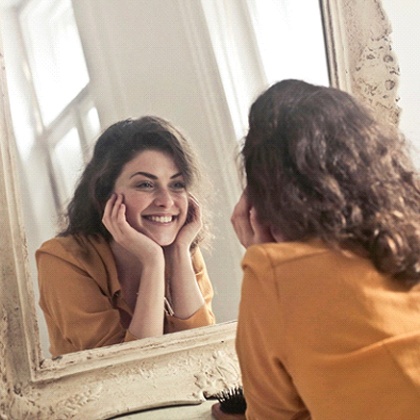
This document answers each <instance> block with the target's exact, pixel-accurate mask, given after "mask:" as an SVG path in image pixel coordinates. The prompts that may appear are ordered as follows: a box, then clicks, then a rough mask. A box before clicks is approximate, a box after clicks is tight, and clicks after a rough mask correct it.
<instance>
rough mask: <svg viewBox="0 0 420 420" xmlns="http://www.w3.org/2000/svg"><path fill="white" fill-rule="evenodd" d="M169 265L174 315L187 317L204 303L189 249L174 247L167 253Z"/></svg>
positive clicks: (169, 282) (169, 283) (170, 291)
mask: <svg viewBox="0 0 420 420" xmlns="http://www.w3.org/2000/svg"><path fill="white" fill-rule="evenodd" d="M165 256H166V264H167V266H168V270H167V273H168V277H169V280H168V286H169V287H168V289H169V296H168V298H169V300H170V304H171V305H172V309H173V311H174V316H176V317H177V318H180V319H187V318H189V317H191V315H193V314H194V313H195V312H197V311H198V310H199V309H200V308H201V307H202V306H203V305H204V304H205V302H204V298H203V296H202V294H201V291H200V288H199V286H198V283H197V280H196V276H195V273H194V269H193V265H192V261H191V254H190V251H189V249H187V248H185V247H184V248H181V247H173V248H171V249H170V250H168V251H167V252H166V254H165Z"/></svg>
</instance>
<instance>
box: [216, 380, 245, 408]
mask: <svg viewBox="0 0 420 420" xmlns="http://www.w3.org/2000/svg"><path fill="white" fill-rule="evenodd" d="M216 398H217V399H218V401H219V403H220V410H221V411H223V412H224V413H226V414H243V413H245V410H246V401H245V397H244V393H243V389H242V387H239V386H237V387H233V388H229V389H225V390H223V391H221V392H220V393H219V394H217V395H216Z"/></svg>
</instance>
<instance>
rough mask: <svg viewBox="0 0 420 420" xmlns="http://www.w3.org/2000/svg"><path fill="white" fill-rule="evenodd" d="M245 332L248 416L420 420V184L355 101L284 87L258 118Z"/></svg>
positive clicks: (251, 149)
mask: <svg viewBox="0 0 420 420" xmlns="http://www.w3.org/2000/svg"><path fill="white" fill-rule="evenodd" d="M242 157H243V162H244V167H245V172H246V189H245V191H244V193H243V195H242V197H241V198H240V200H239V202H238V204H237V205H236V207H235V209H234V212H233V215H232V223H233V226H234V228H235V231H236V233H237V236H238V238H239V240H240V242H241V243H242V244H243V245H244V246H245V247H246V248H247V252H246V254H245V256H244V259H243V262H242V267H243V272H244V279H243V286H242V287H243V288H242V297H241V303H240V312H239V320H238V331H237V343H236V346H237V352H238V357H239V362H240V367H241V371H242V377H243V386H244V395H245V398H246V403H247V412H246V416H247V418H248V419H292V418H293V419H309V418H313V419H323V420H327V419H334V420H336V419H346V420H351V419H353V420H360V419H415V418H416V419H417V418H420V284H419V281H420V184H419V176H418V173H417V172H416V171H415V169H414V168H413V166H412V164H411V162H410V160H409V158H408V154H407V151H406V145H405V143H404V140H403V138H402V137H401V136H399V135H398V134H397V133H396V132H395V130H394V131H393V130H392V128H384V127H381V125H380V124H379V123H378V122H376V121H375V120H374V119H373V118H372V116H371V115H370V114H369V113H368V111H367V110H365V109H364V108H363V107H362V106H361V105H360V104H359V103H358V102H357V101H356V100H355V99H354V98H352V97H351V96H350V95H348V94H347V93H345V92H342V91H339V90H337V89H333V88H329V87H321V86H314V85H311V84H308V83H305V82H303V81H298V80H285V81H282V82H279V83H277V84H275V85H273V86H272V87H270V88H269V89H268V90H267V91H265V92H264V93H262V94H261V96H260V97H259V98H257V100H256V101H255V102H254V104H253V105H252V107H251V110H250V114H249V132H248V134H247V136H246V139H245V144H244V147H243V150H242Z"/></svg>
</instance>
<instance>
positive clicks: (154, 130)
mask: <svg viewBox="0 0 420 420" xmlns="http://www.w3.org/2000/svg"><path fill="white" fill-rule="evenodd" d="M144 150H158V151H162V152H164V153H168V154H169V155H170V156H171V157H172V158H173V159H174V162H175V164H176V165H177V167H178V168H179V170H180V171H181V173H182V174H183V176H184V180H185V183H186V186H187V189H188V190H189V191H191V192H194V193H195V194H197V193H199V191H198V184H199V183H200V172H199V168H198V163H197V158H196V156H195V154H194V152H193V150H192V148H191V146H190V144H189V143H188V141H187V140H186V138H185V137H184V136H183V135H182V133H181V132H180V131H179V130H178V129H177V128H176V127H174V126H173V125H172V124H171V123H169V122H168V121H166V120H164V119H162V118H159V117H155V116H145V117H142V118H138V119H127V120H124V121H120V122H117V123H115V124H113V125H111V126H110V127H108V128H107V129H106V130H105V131H104V132H103V133H102V134H101V135H100V137H99V138H98V140H97V142H96V144H95V147H94V150H93V156H92V158H91V160H90V162H89V163H88V164H87V166H86V168H85V170H84V172H83V174H82V176H81V178H80V180H79V183H78V185H77V187H76V190H75V193H74V196H73V198H72V200H71V202H70V204H69V206H68V208H67V222H68V223H67V227H66V228H65V229H64V230H63V231H62V232H61V235H69V234H83V235H96V234H100V235H102V236H103V237H105V238H106V239H107V240H109V239H110V238H111V236H110V234H109V232H108V231H107V230H106V228H105V226H104V225H103V224H102V213H103V210H104V208H105V204H106V202H107V200H108V199H109V198H110V196H111V194H112V192H113V189H114V185H115V181H116V179H117V178H118V176H119V174H120V173H121V171H122V169H123V167H124V165H125V164H126V163H127V162H129V161H130V160H132V159H133V158H134V157H135V156H136V155H137V154H138V153H140V152H142V151H144Z"/></svg>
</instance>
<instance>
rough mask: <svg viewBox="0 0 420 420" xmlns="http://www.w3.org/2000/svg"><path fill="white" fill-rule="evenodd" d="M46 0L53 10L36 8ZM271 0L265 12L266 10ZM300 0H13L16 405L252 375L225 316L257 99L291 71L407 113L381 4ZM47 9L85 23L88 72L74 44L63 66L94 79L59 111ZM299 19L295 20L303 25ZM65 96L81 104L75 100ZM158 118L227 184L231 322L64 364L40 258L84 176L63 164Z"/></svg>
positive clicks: (8, 283)
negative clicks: (40, 279)
mask: <svg viewBox="0 0 420 420" xmlns="http://www.w3.org/2000/svg"><path fill="white" fill-rule="evenodd" d="M37 3H39V4H40V5H42V7H43V8H36V7H35V6H36V4H37ZM264 3H265V5H266V6H267V7H268V8H267V9H265V10H264V9H262V8H260V7H261V4H264ZM295 3H296V2H294V1H289V2H285V1H284V2H281V1H268V0H266V1H263V2H260V1H251V0H249V1H248V0H247V1H243V0H236V1H222V0H218V1H215V0H201V1H195V0H171V1H168V0H157V1H153V2H151V1H140V0H73V1H72V2H69V1H68V2H66V1H63V2H61V0H60V1H41V2H32V1H24V2H23V3H22V4H20V3H18V2H15V1H4V2H2V3H0V4H2V6H3V7H4V8H3V10H2V18H1V23H2V38H3V43H4V45H5V48H4V49H3V50H2V51H4V53H5V54H4V62H3V63H5V71H4V66H2V72H1V80H2V84H1V89H2V105H1V112H2V114H1V120H0V128H1V161H0V165H1V172H2V181H1V184H0V199H1V202H0V212H1V220H2V227H3V229H2V235H1V237H0V250H1V253H2V262H1V267H2V270H1V278H0V281H1V288H2V289H1V290H2V293H1V295H0V317H1V320H2V322H1V326H0V378H1V379H0V381H1V385H2V386H1V387H0V397H1V398H0V401H1V404H0V410H2V411H3V413H1V414H4V413H5V414H6V416H8V417H10V418H41V419H43V418H48V419H52V418H86V419H99V418H109V417H111V416H114V415H117V414H122V413H128V412H131V411H134V410H140V409H141V410H144V409H148V408H151V407H157V406H165V405H170V404H183V403H185V404H187V403H191V404H192V403H199V402H201V401H203V400H204V398H205V396H208V395H214V394H215V393H216V392H218V391H220V390H221V389H222V388H225V387H227V386H230V385H232V384H237V383H238V382H240V376H239V369H238V365H237V362H236V357H235V352H234V336H235V322H226V321H231V320H234V319H235V318H236V310H237V304H238V300H239V291H240V267H239V262H240V258H241V255H242V250H241V249H240V247H239V245H238V244H237V242H236V240H235V238H234V236H233V232H232V230H231V228H230V223H229V217H230V212H231V210H232V208H233V205H234V203H235V201H236V199H237V197H238V195H239V191H240V183H239V178H238V174H237V168H236V166H235V160H234V158H235V154H236V152H237V140H239V139H240V138H241V137H242V136H243V135H244V134H245V131H246V114H247V109H248V107H249V105H250V103H251V101H252V99H254V97H255V95H256V94H258V93H259V92H260V91H261V90H262V89H264V88H265V87H266V86H267V85H268V84H270V83H271V82H273V81H275V80H277V79H282V78H286V77H295V78H303V79H306V80H308V81H311V82H315V83H321V84H322V83H331V84H332V85H334V86H337V87H340V88H342V89H346V90H348V91H350V92H353V93H354V94H356V95H358V96H360V97H361V98H362V99H363V100H365V101H367V102H368V103H369V104H370V105H372V106H373V107H374V108H375V109H377V110H378V113H379V114H380V115H385V116H386V117H387V118H388V119H390V120H391V121H394V122H396V121H397V119H398V110H397V107H396V97H397V94H396V85H397V77H398V76H397V74H398V71H397V69H398V66H397V64H396V61H395V57H394V55H393V53H392V51H391V47H390V43H389V38H388V35H389V33H390V26H389V24H388V21H387V19H386V16H385V15H384V13H383V10H382V9H381V5H380V3H379V2H378V1H376V0H368V1H367V0H363V1H362V0H357V1H339V0H322V1H320V2H319V3H317V2H314V1H309V2H308V5H309V3H311V4H312V5H313V4H316V8H315V9H310V8H309V7H308V8H307V9H305V10H304V9H302V8H300V9H297V8H296V5H295ZM31 5H32V6H31ZM33 5H35V6H33ZM57 5H64V6H63V7H64V9H60V7H61V6H60V7H58V6H57ZM66 5H67V6H66ZM68 5H70V6H71V7H70V10H71V13H70V14H69V13H68V12H67V11H68V10H69V9H68V8H67V9H66V7H68ZM55 6H57V7H55ZM63 10H64V11H65V12H64V13H63ZM66 10H67V11H66ZM49 12H52V15H49V14H48V13H49ZM19 16H20V17H19ZM42 16H43V17H44V18H45V16H47V19H48V22H49V23H50V24H51V25H52V26H53V28H54V29H55V30H57V31H58V32H57V35H56V36H55V37H54V41H57V42H58V41H59V38H60V37H62V39H66V36H68V39H69V42H70V41H71V40H73V41H74V36H73V35H74V32H72V29H68V31H62V30H61V29H60V28H62V27H61V26H59V25H60V24H62V23H63V22H64V23H67V24H68V23H69V22H70V21H72V19H74V22H76V28H77V31H76V33H77V34H78V36H79V37H80V41H78V42H80V51H81V52H82V54H81V55H82V57H83V58H84V60H85V66H86V68H85V69H84V70H81V69H79V68H78V69H77V70H76V69H74V68H73V67H72V65H71V64H72V63H74V62H76V60H78V59H79V58H80V54H79V58H78V57H77V55H78V54H76V53H74V55H72V54H73V53H72V54H70V53H69V54H67V52H68V50H67V49H65V48H64V49H60V48H59V52H61V53H62V57H61V59H62V63H63V65H64V68H66V67H67V70H68V69H69V68H70V69H71V72H70V74H71V75H72V76H74V77H73V79H76V76H77V77H78V78H79V79H80V80H82V82H81V85H82V88H81V89H80V88H77V87H76V88H74V90H73V92H74V91H76V92H77V93H76V95H75V96H74V95H73V94H71V93H68V92H69V91H71V88H72V86H70V83H68V86H65V87H66V89H67V93H66V92H64V93H62V94H60V95H57V92H58V90H57V89H58V87H60V85H62V84H63V82H58V84H57V85H56V87H54V85H53V84H52V86H53V87H52V88H51V89H52V92H53V94H52V98H53V100H56V102H53V103H52V105H51V103H50V105H48V102H47V104H41V103H42V100H39V98H38V97H37V95H39V93H38V92H37V89H39V87H37V84H38V86H39V85H44V87H45V85H46V84H48V83H49V82H54V81H51V80H48V79H49V78H50V79H51V77H48V76H47V77H46V78H45V74H44V73H42V70H41V68H40V67H39V68H38V67H37V64H34V57H32V56H31V54H32V55H42V54H47V53H48V51H47V48H46V47H45V43H46V42H47V41H48V39H44V40H43V38H42V37H43V36H44V34H43V31H42V30H39V27H40V25H39V24H38V26H37V24H36V23H37V22H38V23H39V19H40V18H41V17H42ZM308 16H310V17H312V18H315V19H317V20H316V24H315V27H318V32H317V34H318V35H314V34H313V33H312V32H309V23H308V21H307V19H308ZM292 17H293V18H294V19H295V20H293V21H289V20H288V19H289V18H292ZM31 19H32V20H31ZM264 19H265V20H264ZM267 19H268V20H267ZM24 21H25V22H27V23H28V25H30V24H31V21H32V22H33V25H35V26H34V27H33V29H32V30H29V32H31V33H29V34H28V33H27V34H26V35H24V34H23V32H22V31H19V32H16V27H17V26H19V25H22V22H24ZM158 22H159V23H158ZM279 22H282V25H279ZM133 25H134V26H133ZM270 25H271V26H272V28H273V30H277V32H275V33H274V35H273V33H270V32H268V31H267V28H269V27H270ZM70 26H71V25H70ZM70 26H69V28H70ZM279 27H281V30H280V31H279ZM41 29H44V27H42V28H41ZM24 31H25V30H24ZM69 31H70V32H69ZM17 33H18V34H20V35H19V36H18V37H17V38H14V37H16V34H17ZM30 36H34V37H35V41H37V42H35V43H34V41H32V48H33V51H32V52H30V49H29V51H28V50H27V46H26V50H25V49H22V47H23V46H25V43H28V39H29V38H30ZM319 40H321V41H322V42H323V44H322V48H321V49H317V50H315V47H314V42H316V41H319ZM49 41H51V40H49ZM269 41H270V42H272V44H271V45H269ZM29 43H30V42H29ZM11 45H12V46H14V47H10V46H11ZM318 45H319V44H318ZM44 47H45V48H44ZM25 51H26V52H25ZM72 51H73V50H72ZM35 53H36V54H35ZM63 53H64V54H63ZM273 58H275V59H274V60H273ZM22 63H24V65H23V66H22ZM44 64H45V63H44ZM51 65H52V64H51ZM40 66H41V65H40ZM47 67H48V66H47ZM318 70H319V72H318ZM37 78H38V79H37ZM35 80H38V82H36V81H35ZM6 81H7V84H6ZM61 87H62V86H61ZM73 87H74V86H73ZM66 95H67V96H66ZM72 95H73V96H72ZM65 97H67V99H68V98H70V99H69V100H67V102H66V101H64V98H65ZM9 99H10V107H9ZM60 101H64V102H63V103H60ZM69 107H70V108H71V111H69V113H67V111H68V109H69ZM144 114H156V115H160V116H163V117H165V118H167V119H170V120H171V121H173V122H174V123H175V124H176V125H178V126H179V127H181V128H182V129H183V130H184V131H186V132H187V134H188V136H189V137H190V138H191V139H192V141H193V142H194V143H195V145H196V146H197V149H198V150H199V151H200V153H201V155H202V158H203V160H204V161H205V164H206V166H207V169H208V171H209V173H210V178H211V179H212V181H213V183H214V184H215V186H216V187H217V189H216V197H215V201H214V208H215V209H216V211H215V214H214V226H215V235H216V241H217V242H216V244H214V246H213V251H211V252H208V254H206V255H205V258H206V261H207V263H208V265H209V271H210V274H211V277H212V281H213V282H214V285H215V289H216V297H215V305H214V306H215V308H214V309H215V312H216V315H217V317H218V321H219V324H218V325H215V326H211V327H205V328H199V329H195V330H190V331H186V332H182V333H175V334H171V335H167V336H163V337H160V338H150V339H144V340H139V341H137V342H131V343H125V344H119V345H113V346H110V347H107V348H100V349H94V350H86V351H83V352H79V353H72V354H68V355H65V356H63V357H61V358H59V359H57V360H52V359H51V358H49V356H48V353H47V349H48V345H47V344H45V341H44V339H45V337H43V333H42V328H39V327H38V322H37V319H38V318H39V313H38V311H37V295H36V290H37V288H36V280H34V275H35V273H34V268H33V262H32V260H31V258H33V252H34V249H35V248H36V247H38V246H39V244H40V242H41V241H42V240H45V239H47V238H49V237H51V236H53V235H54V233H55V228H54V223H55V219H56V214H57V210H58V209H59V208H60V206H61V205H62V204H63V203H64V202H65V201H66V199H67V198H68V194H69V193H68V191H71V188H72V185H73V183H74V178H75V176H73V175H71V176H67V175H69V174H70V170H68V169H66V170H64V171H63V168H64V167H65V166H64V165H66V164H67V163H71V165H73V167H74V168H75V171H76V174H77V171H78V170H79V169H80V167H81V166H82V164H83V162H84V160H85V159H86V156H88V153H89V145H91V142H92V141H94V138H95V136H96V135H97V132H98V131H100V130H101V129H103V128H104V127H106V126H108V125H109V124H111V123H113V122H115V121H117V120H119V119H122V118H126V117H128V116H139V115H144ZM74 139H76V140H77V141H75V140H74ZM75 144H76V145H78V146H77V147H74V145H75ZM18 175H19V176H18ZM76 176H77V175H76ZM46 215H47V218H45V216H46ZM38 217H43V218H38ZM44 333H45V332H44Z"/></svg>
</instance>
